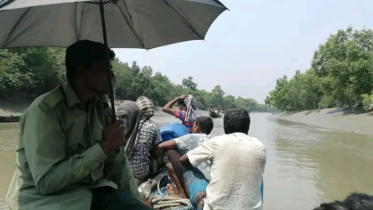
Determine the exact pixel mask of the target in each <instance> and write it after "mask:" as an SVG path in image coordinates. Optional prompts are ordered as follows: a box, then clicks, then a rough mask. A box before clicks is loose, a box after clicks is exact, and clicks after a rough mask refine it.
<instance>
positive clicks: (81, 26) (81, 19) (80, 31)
mask: <svg viewBox="0 0 373 210" xmlns="http://www.w3.org/2000/svg"><path fill="white" fill-rule="evenodd" d="M84 7H85V4H82V15H81V17H80V28H79V39H78V40H80V35H81V34H82V28H83V20H84V18H83V17H84V14H85V13H84Z"/></svg>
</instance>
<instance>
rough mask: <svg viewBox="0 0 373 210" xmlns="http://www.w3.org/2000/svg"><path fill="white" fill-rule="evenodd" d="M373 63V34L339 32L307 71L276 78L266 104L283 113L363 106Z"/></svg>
mask: <svg viewBox="0 0 373 210" xmlns="http://www.w3.org/2000/svg"><path fill="white" fill-rule="evenodd" d="M372 63H373V32H372V31H371V30H365V29H364V30H361V31H354V30H352V28H348V29H347V30H345V31H343V30H339V31H338V32H337V33H336V34H335V35H331V36H330V38H329V39H328V40H327V41H326V43H325V44H322V45H320V46H319V49H318V50H317V51H316V52H315V53H314V56H313V60H312V63H311V68H310V69H309V70H307V71H306V72H305V73H303V74H302V73H300V71H297V72H296V74H295V76H294V77H293V78H291V79H290V80H287V78H286V77H285V76H284V77H283V78H280V79H278V80H277V82H276V87H275V89H274V90H273V91H271V92H270V94H269V97H268V100H266V103H269V104H271V105H273V106H275V107H277V108H278V109H280V110H285V111H299V110H306V109H317V108H327V107H335V106H341V107H349V108H356V107H362V105H363V104H365V103H366V101H367V95H369V94H370V93H371V91H372V90H373V65H372ZM364 101H365V102H364Z"/></svg>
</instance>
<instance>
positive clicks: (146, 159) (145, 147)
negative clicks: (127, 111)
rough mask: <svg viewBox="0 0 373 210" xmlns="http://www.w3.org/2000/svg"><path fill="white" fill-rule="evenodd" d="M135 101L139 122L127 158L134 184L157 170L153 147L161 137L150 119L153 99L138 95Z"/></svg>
mask: <svg viewBox="0 0 373 210" xmlns="http://www.w3.org/2000/svg"><path fill="white" fill-rule="evenodd" d="M136 103H137V105H138V106H139V108H140V123H139V127H138V134H137V137H136V141H135V144H134V148H133V151H132V153H131V155H130V156H129V157H128V158H129V163H130V165H131V168H132V171H133V175H134V176H135V180H136V184H137V185H140V184H141V183H143V182H145V181H146V179H147V178H148V177H149V176H150V175H152V174H154V173H155V172H156V171H157V159H156V154H155V150H154V149H155V146H156V145H157V144H158V143H159V142H161V140H162V139H161V134H160V131H159V127H158V125H157V124H156V123H155V122H153V121H152V120H151V118H152V117H153V116H154V104H153V101H152V100H150V99H148V98H147V97H145V96H140V97H139V98H138V99H137V101H136Z"/></svg>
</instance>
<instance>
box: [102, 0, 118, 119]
mask: <svg viewBox="0 0 373 210" xmlns="http://www.w3.org/2000/svg"><path fill="white" fill-rule="evenodd" d="M98 4H99V6H100V14H101V24H102V33H103V37H104V45H105V47H106V49H108V48H109V47H108V44H107V34H106V24H105V10H104V4H105V3H104V2H103V1H102V0H100V2H99V3H98ZM106 59H107V61H108V63H109V62H110V60H109V52H108V50H106ZM109 97H110V102H111V109H112V110H111V120H115V119H116V115H115V104H114V88H113V78H112V74H111V69H109Z"/></svg>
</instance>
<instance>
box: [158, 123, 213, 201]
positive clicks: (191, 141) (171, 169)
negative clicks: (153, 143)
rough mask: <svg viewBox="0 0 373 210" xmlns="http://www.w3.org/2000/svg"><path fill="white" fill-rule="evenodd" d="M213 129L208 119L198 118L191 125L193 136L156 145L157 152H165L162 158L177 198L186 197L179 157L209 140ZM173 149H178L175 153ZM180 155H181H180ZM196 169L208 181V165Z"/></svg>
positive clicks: (188, 135)
mask: <svg viewBox="0 0 373 210" xmlns="http://www.w3.org/2000/svg"><path fill="white" fill-rule="evenodd" d="M213 127H214V124H213V122H212V120H211V118H209V117H205V116H203V117H198V118H197V120H196V122H195V123H194V125H193V134H187V135H185V136H182V137H180V138H176V139H173V140H169V141H166V142H163V143H161V144H159V145H158V150H160V151H165V150H167V151H166V153H165V155H164V157H165V162H166V167H167V169H168V173H169V176H170V177H171V178H172V180H173V181H174V183H175V185H176V187H177V190H178V192H172V190H171V189H170V191H171V194H172V193H175V194H176V195H177V196H178V197H183V198H185V197H187V194H188V193H187V190H186V187H185V183H184V179H183V173H184V170H185V168H184V166H183V165H182V164H181V163H180V161H179V160H180V157H181V155H183V154H186V153H187V152H188V151H189V150H192V149H194V148H196V147H198V146H199V145H201V144H202V143H203V142H205V141H207V140H209V139H210V138H211V136H210V133H211V131H212V129H213ZM175 149H178V151H176V150H175ZM180 154H181V155H180ZM198 169H199V170H200V171H201V172H202V173H203V175H204V176H205V178H206V179H207V180H209V179H210V163H209V162H208V161H206V163H202V164H201V165H200V166H199V167H198Z"/></svg>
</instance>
